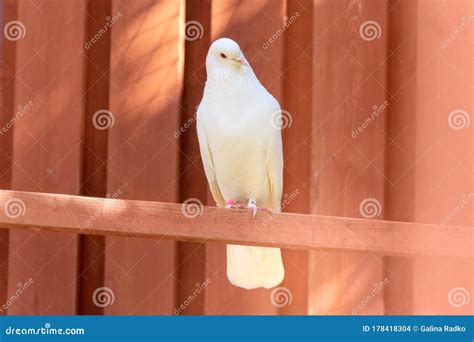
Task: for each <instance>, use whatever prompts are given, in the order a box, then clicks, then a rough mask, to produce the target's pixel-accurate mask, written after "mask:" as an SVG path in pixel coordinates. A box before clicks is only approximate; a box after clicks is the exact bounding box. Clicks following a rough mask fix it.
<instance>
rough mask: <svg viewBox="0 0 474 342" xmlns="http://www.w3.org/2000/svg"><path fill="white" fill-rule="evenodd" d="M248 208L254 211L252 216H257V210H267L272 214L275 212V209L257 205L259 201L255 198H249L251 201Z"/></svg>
mask: <svg viewBox="0 0 474 342" xmlns="http://www.w3.org/2000/svg"><path fill="white" fill-rule="evenodd" d="M247 208H248V209H249V210H250V211H252V217H255V215H257V211H266V212H269V213H270V214H271V213H273V211H272V210H271V209H270V208H259V207H257V201H256V200H254V199H250V200H249V203H248V204H247Z"/></svg>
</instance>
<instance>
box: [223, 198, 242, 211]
mask: <svg viewBox="0 0 474 342" xmlns="http://www.w3.org/2000/svg"><path fill="white" fill-rule="evenodd" d="M225 208H226V209H244V208H245V207H244V206H243V205H241V204H238V203H237V202H236V201H235V200H233V199H230V200H227V202H225Z"/></svg>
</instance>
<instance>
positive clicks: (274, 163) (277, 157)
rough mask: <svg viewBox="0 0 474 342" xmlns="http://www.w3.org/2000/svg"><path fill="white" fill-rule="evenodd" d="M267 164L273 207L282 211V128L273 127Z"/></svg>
mask: <svg viewBox="0 0 474 342" xmlns="http://www.w3.org/2000/svg"><path fill="white" fill-rule="evenodd" d="M275 102H276V101H275ZM277 106H278V109H277V110H280V106H279V105H278V102H277ZM280 115H281V114H280ZM266 166H267V174H268V180H269V186H270V195H271V203H272V209H273V210H275V211H280V210H281V195H282V192H283V147H282V141H281V129H280V128H275V127H272V134H271V137H270V142H269V145H268V150H267V160H266Z"/></svg>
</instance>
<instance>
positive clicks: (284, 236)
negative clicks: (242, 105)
mask: <svg viewBox="0 0 474 342" xmlns="http://www.w3.org/2000/svg"><path fill="white" fill-rule="evenodd" d="M11 198H19V199H21V200H22V201H23V202H24V203H25V206H26V207H27V210H28V211H27V213H25V215H23V216H21V217H18V218H9V217H8V216H6V215H5V214H2V215H0V228H9V227H10V228H11V229H25V228H33V230H34V229H36V230H43V229H46V230H55V231H62V232H71V233H77V232H81V231H82V232H84V233H87V234H98V235H118V236H126V237H128V239H129V240H133V237H147V238H153V239H161V238H166V239H174V240H182V241H194V242H204V241H214V242H229V243H238V244H243V245H262V246H269V247H277V246H278V247H282V248H291V249H293V248H294V249H305V250H306V249H328V250H346V251H371V252H375V253H380V254H382V255H412V254H424V255H450V256H469V255H471V254H472V251H471V250H470V249H469V247H471V245H470V240H469V239H470V237H471V235H472V232H473V229H474V228H472V227H450V226H444V228H443V229H441V228H440V227H441V226H440V225H434V224H421V223H406V222H395V221H380V220H372V219H357V218H346V217H332V216H320V215H303V214H290V213H280V214H275V215H274V216H272V219H271V220H269V217H270V216H269V215H270V214H269V213H263V212H260V213H258V214H257V216H256V218H252V217H251V214H250V213H249V212H248V211H247V210H232V211H231V210H225V209H220V208H215V207H203V212H202V215H201V216H198V217H194V218H192V219H191V218H187V217H185V216H184V215H183V210H184V207H183V205H181V204H175V203H161V202H154V201H134V200H119V199H108V198H105V199H104V198H92V197H82V196H70V195H59V194H42V193H32V192H21V191H9V190H3V191H0V204H1V205H4V204H5V203H6V202H7V201H8V200H9V199H11ZM98 212H99V213H100V214H97V213H98ZM91 217H95V219H91ZM264 221H266V222H267V224H266V225H264V224H263V222H264ZM85 222H90V223H89V224H88V225H87V226H86V224H85Z"/></svg>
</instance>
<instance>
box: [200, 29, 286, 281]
mask: <svg viewBox="0 0 474 342" xmlns="http://www.w3.org/2000/svg"><path fill="white" fill-rule="evenodd" d="M206 70H207V81H206V85H205V87H204V95H203V98H202V101H201V103H200V105H199V107H198V110H197V132H198V139H199V147H200V151H201V157H202V161H203V164H204V170H205V172H206V177H207V180H208V182H209V186H210V188H211V192H212V196H213V198H214V200H215V201H216V203H217V205H218V206H219V207H226V208H235V207H240V206H242V204H247V207H248V208H249V209H251V210H252V212H253V215H255V213H256V211H257V210H258V209H260V208H268V209H270V210H271V211H273V212H279V211H280V204H281V195H282V189H283V152H282V141H281V128H280V126H279V124H281V109H280V105H279V104H278V101H277V100H275V98H274V97H273V96H272V95H271V94H270V93H269V92H268V91H267V90H266V89H265V88H264V87H263V86H262V84H261V83H260V82H259V80H258V79H257V77H256V76H255V74H254V72H253V70H252V68H251V67H250V65H249V63H248V62H247V60H246V58H245V56H244V54H243V53H242V51H241V50H240V47H239V45H238V44H237V43H236V42H234V41H233V40H231V39H228V38H221V39H218V40H216V41H215V42H214V43H213V44H212V45H211V47H210V48H209V52H208V54H207V58H206ZM284 275H285V271H284V268H283V262H282V258H281V251H280V249H279V248H268V247H253V246H239V245H227V278H228V279H229V281H230V282H231V283H232V284H233V285H235V286H239V287H242V288H245V289H254V288H258V287H264V288H271V287H274V286H277V285H278V284H280V283H281V281H282V280H283V278H284Z"/></svg>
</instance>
